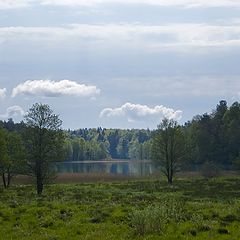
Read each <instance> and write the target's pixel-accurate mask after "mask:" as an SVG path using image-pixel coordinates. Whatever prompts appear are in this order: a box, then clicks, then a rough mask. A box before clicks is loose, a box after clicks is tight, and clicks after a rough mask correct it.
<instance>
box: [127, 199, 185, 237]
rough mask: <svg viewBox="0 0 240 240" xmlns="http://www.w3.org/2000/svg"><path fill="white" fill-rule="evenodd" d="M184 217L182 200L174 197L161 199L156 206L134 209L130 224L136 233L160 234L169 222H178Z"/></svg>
mask: <svg viewBox="0 0 240 240" xmlns="http://www.w3.org/2000/svg"><path fill="white" fill-rule="evenodd" d="M185 219H186V211H185V209H184V208H183V202H181V201H179V200H175V199H168V200H166V201H163V202H162V203H161V204H160V205H158V206H150V207H147V208H146V209H144V210H135V211H134V212H133V213H132V215H131V220H130V223H131V226H132V227H133V228H134V231H135V234H136V235H142V236H143V235H146V234H154V233H156V234H162V233H163V232H164V230H165V229H166V225H167V223H169V222H174V223H179V222H181V221H184V220H185Z"/></svg>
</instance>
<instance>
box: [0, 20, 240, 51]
mask: <svg viewBox="0 0 240 240" xmlns="http://www.w3.org/2000/svg"><path fill="white" fill-rule="evenodd" d="M239 36H240V27H239V25H238V24H232V25H208V24H190V23H183V24H167V25H140V24H105V25H91V24H73V25H69V26H66V27H2V28H0V42H2V44H4V43H8V42H11V43H14V42H15V43H16V44H19V42H21V43H23V44H28V43H29V44H32V43H37V44H39V45H43V46H47V47H49V46H51V45H50V44H53V45H54V47H59V48H61V49H63V48H68V47H69V48H73V47H74V49H79V48H82V49H85V47H88V48H89V47H90V46H91V48H93V49H96V48H97V49H102V48H104V49H106V48H111V47H112V48H114V49H116V48H118V49H119V48H130V49H136V48H141V49H145V50H147V49H148V50H153V51H155V50H158V49H160V50H162V49H169V50H175V49H186V48H187V47H194V48H195V47H207V48H208V49H211V48H212V47H217V48H218V47H236V46H240V38H239ZM63 45H64V46H63ZM195 49H196V48H195ZM191 50H192V49H191Z"/></svg>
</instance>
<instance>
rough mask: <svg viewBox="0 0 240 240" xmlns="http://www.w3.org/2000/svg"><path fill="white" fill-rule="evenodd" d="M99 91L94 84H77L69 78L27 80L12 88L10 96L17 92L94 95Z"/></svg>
mask: <svg viewBox="0 0 240 240" xmlns="http://www.w3.org/2000/svg"><path fill="white" fill-rule="evenodd" d="M99 93H100V89H98V88H97V87H96V86H90V85H89V86H88V85H85V84H79V83H77V82H74V81H70V80H61V81H51V80H28V81H26V82H24V83H21V84H19V85H18V86H16V87H15V88H14V89H13V90H12V97H16V96H17V95H19V94H24V95H37V96H45V97H59V96H63V95H72V96H73V95H74V96H82V97H95V96H96V95H98V94H99Z"/></svg>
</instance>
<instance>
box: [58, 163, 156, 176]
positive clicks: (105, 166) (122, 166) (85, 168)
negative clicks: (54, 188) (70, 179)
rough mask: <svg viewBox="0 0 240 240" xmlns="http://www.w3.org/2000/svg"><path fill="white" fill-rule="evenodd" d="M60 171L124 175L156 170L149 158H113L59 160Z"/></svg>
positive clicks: (150, 172) (148, 172)
mask: <svg viewBox="0 0 240 240" xmlns="http://www.w3.org/2000/svg"><path fill="white" fill-rule="evenodd" d="M55 170H56V171H57V172H58V173H107V174H121V175H124V176H146V175H151V174H152V173H153V172H154V165H153V164H152V163H151V161H147V160H141V161H139V160H111V161H79V162H77V161H76V162H58V163H56V164H55Z"/></svg>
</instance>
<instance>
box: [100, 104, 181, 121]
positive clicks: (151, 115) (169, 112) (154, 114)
mask: <svg viewBox="0 0 240 240" xmlns="http://www.w3.org/2000/svg"><path fill="white" fill-rule="evenodd" d="M182 114H183V112H182V111H181V110H176V111H175V110H173V109H172V108H167V107H164V106H162V105H160V106H155V107H153V108H151V107H148V106H146V105H140V104H132V103H125V104H124V105H122V106H121V107H118V108H105V109H103V110H102V111H101V113H100V117H101V118H103V117H107V118H109V117H126V118H127V120H128V121H129V122H135V121H145V120H146V119H156V120H159V119H162V118H164V117H165V118H168V119H174V120H180V119H181V118H182Z"/></svg>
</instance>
